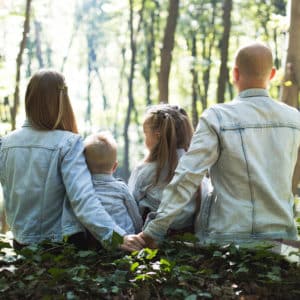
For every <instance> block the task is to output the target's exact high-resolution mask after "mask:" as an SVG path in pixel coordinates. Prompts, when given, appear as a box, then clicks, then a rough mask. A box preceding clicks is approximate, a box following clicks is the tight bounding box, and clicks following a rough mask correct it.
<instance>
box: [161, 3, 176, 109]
mask: <svg viewBox="0 0 300 300" xmlns="http://www.w3.org/2000/svg"><path fill="white" fill-rule="evenodd" d="M178 11H179V0H170V1H169V9H168V18H167V24H166V27H165V33H164V39H163V46H162V49H161V53H160V70H159V75H158V89H159V101H160V102H166V103H167V102H168V101H169V76H170V69H171V61H172V51H173V48H174V39H175V30H176V25H177V19H178Z"/></svg>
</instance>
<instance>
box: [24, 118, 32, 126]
mask: <svg viewBox="0 0 300 300" xmlns="http://www.w3.org/2000/svg"><path fill="white" fill-rule="evenodd" d="M22 127H32V125H31V124H30V122H29V120H28V119H26V120H25V121H24V123H23V125H22Z"/></svg>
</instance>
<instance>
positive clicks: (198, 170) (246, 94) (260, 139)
mask: <svg viewBox="0 0 300 300" xmlns="http://www.w3.org/2000/svg"><path fill="white" fill-rule="evenodd" d="M299 145H300V113H299V111H297V110H296V109H295V108H291V107H289V106H287V105H285V104H283V103H279V102H276V101H273V100H272V99H271V98H270V97H269V96H268V92H267V91H266V90H264V89H249V90H245V91H243V92H241V93H240V94H239V96H238V97H237V98H236V99H234V100H233V101H232V102H230V103H226V104H217V105H215V106H213V107H211V108H209V109H207V110H206V111H205V112H204V113H203V115H202V116H201V118H200V121H199V124H198V127H197V129H196V132H195V134H194V136H193V139H192V143H191V146H190V149H189V150H188V152H187V153H186V154H185V155H184V156H183V157H182V158H181V160H180V162H179V165H178V167H177V169H176V171H175V176H174V178H173V180H172V181H171V183H170V184H169V185H168V186H167V187H166V188H165V191H164V193H163V199H162V202H161V205H160V207H159V209H158V215H157V218H156V219H155V220H153V221H152V222H150V223H149V224H148V226H147V227H146V228H145V230H144V232H145V233H146V234H148V235H150V236H152V237H154V238H155V239H158V240H159V239H162V238H163V236H164V235H165V233H166V230H167V228H168V226H169V224H170V223H171V222H172V220H173V219H174V218H175V217H176V215H178V214H179V213H181V212H182V207H184V206H186V205H187V204H188V202H189V201H190V200H189V199H191V195H192V194H193V193H194V192H195V190H196V188H197V187H198V186H199V182H200V181H201V179H202V177H203V175H204V173H205V171H206V170H209V171H210V176H211V180H212V184H213V186H214V189H213V192H212V193H211V194H210V195H209V196H208V197H207V198H206V199H203V201H202V203H201V210H200V215H199V216H198V218H197V220H196V224H195V226H196V231H197V236H198V237H199V239H200V241H201V242H202V243H206V242H220V243H223V242H231V241H235V242H238V243H244V242H245V243H247V242H251V241H253V240H255V239H265V238H266V239H268V238H285V239H297V230H296V226H295V222H294V216H293V200H294V199H293V195H292V186H291V185H292V176H293V171H294V168H295V163H296V159H297V155H298V150H299Z"/></svg>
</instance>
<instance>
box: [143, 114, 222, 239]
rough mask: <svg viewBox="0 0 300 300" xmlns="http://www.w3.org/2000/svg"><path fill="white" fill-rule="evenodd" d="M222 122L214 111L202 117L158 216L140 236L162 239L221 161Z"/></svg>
mask: <svg viewBox="0 0 300 300" xmlns="http://www.w3.org/2000/svg"><path fill="white" fill-rule="evenodd" d="M218 132H219V122H218V120H217V118H216V115H215V113H214V111H213V110H207V111H206V112H205V113H204V114H203V116H202V117H201V118H200V121H199V124H198V127H197V129H196V132H195V134H194V136H193V138H192V142H191V146H190V148H189V150H188V152H187V153H186V154H185V155H183V156H182V157H181V159H180V161H179V164H178V166H177V168H176V170H175V175H174V177H173V179H172V181H171V182H170V183H169V184H168V185H167V186H166V188H165V189H164V192H163V196H162V201H161V204H160V206H159V208H158V211H157V216H156V218H155V219H154V220H152V221H151V222H149V223H148V224H147V225H146V227H145V228H144V232H143V233H142V234H140V235H138V237H139V238H141V237H142V238H143V239H146V240H148V241H149V242H151V243H152V241H151V239H150V238H152V239H153V240H155V241H159V240H162V239H163V238H164V236H165V234H166V232H167V230H168V228H169V226H170V224H171V223H172V222H173V220H174V219H175V218H176V216H177V215H178V214H180V213H182V211H183V208H184V207H185V206H186V205H188V203H189V202H190V201H191V200H192V196H193V195H194V193H195V191H196V190H197V188H198V187H199V185H200V183H201V180H202V178H203V176H204V174H205V172H206V171H207V170H208V169H209V168H210V167H211V166H212V165H213V164H214V163H215V162H216V161H217V160H218V157H219V153H220V145H219V136H218Z"/></svg>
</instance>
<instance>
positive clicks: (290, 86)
mask: <svg viewBox="0 0 300 300" xmlns="http://www.w3.org/2000/svg"><path fill="white" fill-rule="evenodd" d="M287 2H288V0H266V1H258V0H251V1H242V0H128V1H117V0H76V1H74V0H64V1H60V0H51V1H50V0H39V1H36V0H27V1H25V0H14V1H12V0H2V1H0V25H1V31H0V118H1V123H0V134H1V135H2V134H5V133H6V132H9V131H10V130H11V129H12V128H15V127H18V126H20V125H21V124H22V122H23V120H24V117H25V116H24V90H25V87H26V84H27V82H28V80H29V78H30V76H31V75H32V73H33V72H35V71H36V70H38V69H39V68H54V69H57V70H59V71H62V72H63V73H64V75H65V77H66V81H67V84H68V87H69V93H70V98H71V100H72V102H73V104H74V108H75V113H76V116H77V120H78V123H79V128H80V131H81V133H82V135H86V134H88V133H90V132H91V131H98V130H102V129H108V130H111V131H112V132H113V134H114V135H115V137H116V139H117V141H118V144H119V154H118V155H119V166H120V167H119V168H118V174H117V175H118V176H121V177H123V178H124V179H127V178H128V176H129V174H130V170H131V168H132V167H133V166H134V165H136V163H137V162H138V161H139V160H141V159H142V157H143V156H144V154H145V153H144V151H145V149H144V146H143V135H142V128H141V124H142V120H143V114H144V111H145V108H146V106H147V105H150V104H155V103H159V102H160V101H165V102H169V103H173V104H179V105H181V106H183V107H184V108H185V109H186V110H187V111H188V112H189V114H190V117H191V118H192V120H193V124H194V126H196V124H197V121H198V118H199V116H200V114H201V113H202V111H203V110H204V109H205V108H207V107H209V106H210V105H212V104H214V103H218V102H226V101H229V100H230V99H232V98H233V97H234V95H235V91H234V89H233V86H232V82H231V74H230V70H231V67H232V61H233V55H234V53H235V51H236V50H237V48H238V47H239V46H240V45H242V44H244V43H247V42H250V41H254V40H260V41H263V42H265V43H267V44H268V45H269V46H270V47H271V48H272V50H273V53H274V64H275V66H276V67H277V69H278V73H277V77H276V78H275V80H274V81H273V83H272V86H271V95H272V96H273V97H274V98H276V99H282V101H285V102H287V103H289V104H290V105H293V106H296V107H298V108H299V76H300V75H299V65H300V64H299V61H300V57H299V53H300V52H299V46H300V45H299V41H300V33H299V28H300V25H299V20H300V16H299V6H300V1H297V0H293V1H291V3H290V4H292V5H293V6H289V5H288V4H289V3H287ZM289 8H290V10H289ZM290 11H291V12H292V14H291V18H289V15H290ZM290 21H291V26H289V25H290ZM286 58H287V60H286ZM299 168H300V167H299ZM297 176H299V175H297ZM296 181H297V182H298V181H299V180H298V179H297V180H296ZM296 181H295V182H296ZM294 186H296V183H295V184H294Z"/></svg>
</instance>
